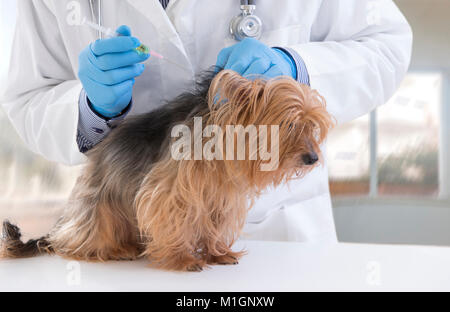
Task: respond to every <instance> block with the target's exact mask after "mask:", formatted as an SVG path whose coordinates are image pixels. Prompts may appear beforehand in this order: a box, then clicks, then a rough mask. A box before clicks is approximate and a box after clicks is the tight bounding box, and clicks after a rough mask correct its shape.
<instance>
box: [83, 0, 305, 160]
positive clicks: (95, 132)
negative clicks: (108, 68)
mask: <svg viewBox="0 0 450 312" xmlns="http://www.w3.org/2000/svg"><path fill="white" fill-rule="evenodd" d="M169 1H170V0H159V2H161V5H162V6H163V8H164V9H166V8H167V6H168V5H169ZM277 49H280V50H282V51H283V52H285V53H286V54H287V55H288V56H290V58H291V60H292V61H293V62H294V63H295V65H296V67H297V81H298V82H300V83H302V84H307V85H309V74H308V70H307V69H306V66H305V63H304V62H303V59H302V58H301V56H300V55H299V54H298V53H297V52H296V51H294V50H293V49H289V48H282V47H277ZM78 105H79V118H78V131H77V144H78V148H79V150H80V152H82V153H86V152H87V151H89V150H90V149H92V148H93V147H94V146H95V145H97V144H98V143H100V142H101V141H102V140H103V139H104V138H105V137H106V136H107V135H108V134H109V133H110V132H111V130H112V129H113V128H114V127H115V126H116V125H117V124H118V123H120V122H121V121H122V120H123V119H124V118H125V117H126V115H127V114H128V112H129V111H130V110H131V105H132V103H130V104H129V105H128V107H127V108H126V109H125V110H124V111H123V112H122V113H121V114H120V116H118V117H116V118H112V119H105V118H103V117H101V116H99V115H98V114H97V113H95V112H94V111H93V109H92V108H91V106H90V105H89V101H88V98H87V95H86V92H85V91H84V90H83V91H82V92H81V94H80V99H79V102H78Z"/></svg>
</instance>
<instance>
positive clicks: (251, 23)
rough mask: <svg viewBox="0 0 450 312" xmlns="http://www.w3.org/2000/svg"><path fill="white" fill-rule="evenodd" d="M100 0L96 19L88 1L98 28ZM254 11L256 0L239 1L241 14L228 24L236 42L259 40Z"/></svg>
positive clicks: (257, 23)
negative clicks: (248, 39) (250, 39)
mask: <svg viewBox="0 0 450 312" xmlns="http://www.w3.org/2000/svg"><path fill="white" fill-rule="evenodd" d="M102 2H103V1H102V0H97V18H95V12H94V0H89V4H90V6H91V16H92V19H93V20H96V21H97V23H98V25H99V26H103V19H102ZM255 10H256V0H241V14H239V15H238V16H236V17H234V18H233V19H232V20H231V22H230V35H231V36H232V37H233V38H234V39H235V40H237V41H241V40H243V39H245V38H255V39H260V38H261V35H262V31H263V23H262V21H261V19H260V18H259V17H258V16H256V15H255V14H254V12H255ZM98 38H99V39H102V38H103V34H102V33H100V32H99V33H98Z"/></svg>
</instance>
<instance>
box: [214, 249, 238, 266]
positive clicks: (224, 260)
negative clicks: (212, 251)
mask: <svg viewBox="0 0 450 312" xmlns="http://www.w3.org/2000/svg"><path fill="white" fill-rule="evenodd" d="M240 257H241V255H240V254H239V253H235V252H229V253H227V254H225V255H221V256H210V258H209V260H208V264H220V265H230V264H233V265H236V264H239V258H240Z"/></svg>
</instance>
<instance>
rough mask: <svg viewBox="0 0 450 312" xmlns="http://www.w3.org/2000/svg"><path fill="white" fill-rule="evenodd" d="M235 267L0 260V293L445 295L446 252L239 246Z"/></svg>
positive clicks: (449, 281) (449, 260)
mask: <svg viewBox="0 0 450 312" xmlns="http://www.w3.org/2000/svg"><path fill="white" fill-rule="evenodd" d="M244 246H245V247H246V248H247V250H248V255H247V256H245V257H244V258H243V259H242V260H241V261H240V264H239V265H237V266H214V267H212V268H210V269H207V270H205V271H203V272H201V273H187V272H186V273H184V272H181V273H180V272H166V271H159V270H155V269H150V268H148V267H147V262H146V261H145V260H140V261H134V262H108V263H86V262H78V263H77V262H70V261H68V260H65V259H61V258H59V257H50V256H42V257H37V258H31V259H20V260H2V261H0V290H1V291H19V290H25V291H37V290H39V291H97V290H98V291H397V290H402V291H450V248H443V247H422V246H390V245H358V244H332V245H318V244H304V243H288V242H262V241H259V242H256V241H255V242H251V241H247V242H238V243H237V244H236V246H235V247H236V249H239V248H242V247H244Z"/></svg>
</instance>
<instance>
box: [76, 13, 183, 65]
mask: <svg viewBox="0 0 450 312" xmlns="http://www.w3.org/2000/svg"><path fill="white" fill-rule="evenodd" d="M81 25H86V26H88V27H90V28H92V29H95V30H97V31H99V32H101V33H102V34H104V35H105V36H106V37H107V38H113V37H118V36H120V34H119V33H117V32H115V31H113V30H112V29H111V28H107V27H104V26H101V25H98V24H95V23H93V22H91V21H88V20H87V19H86V18H83V20H82V22H81ZM134 50H135V51H136V52H137V53H139V54H150V55H151V56H153V57H156V58H157V59H160V60H164V61H166V62H168V63H170V64H173V65H175V66H177V67H179V68H181V69H183V70H186V71H188V72H190V69H188V68H186V67H184V66H183V65H180V64H178V63H177V62H174V61H172V60H169V59H167V58H166V57H164V56H163V55H161V54H160V53H158V52H156V51H154V50H151V49H150V48H149V47H147V46H146V45H145V44H141V45H140V46H139V47H137V48H135V49H134ZM147 62H148V61H146V62H145V63H147Z"/></svg>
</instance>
